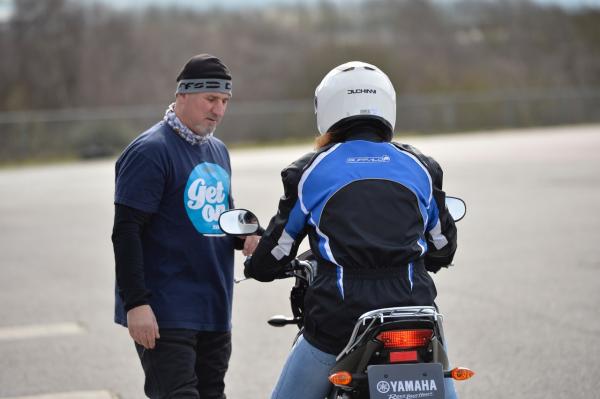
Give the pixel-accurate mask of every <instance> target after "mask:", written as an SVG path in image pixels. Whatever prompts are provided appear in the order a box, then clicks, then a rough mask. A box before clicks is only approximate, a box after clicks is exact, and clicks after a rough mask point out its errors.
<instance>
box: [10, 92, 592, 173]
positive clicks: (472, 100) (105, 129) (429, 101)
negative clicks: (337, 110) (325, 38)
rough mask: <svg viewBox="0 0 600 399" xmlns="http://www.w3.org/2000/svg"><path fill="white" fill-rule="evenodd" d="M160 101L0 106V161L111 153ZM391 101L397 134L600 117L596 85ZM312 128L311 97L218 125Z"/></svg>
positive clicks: (228, 134)
mask: <svg viewBox="0 0 600 399" xmlns="http://www.w3.org/2000/svg"><path fill="white" fill-rule="evenodd" d="M166 105H167V104H164V105H146V106H136V107H120V108H94V109H81V108H80V109H62V110H56V111H31V112H4V113H0V163H8V162H18V161H23V160H32V159H33V160H35V159H38V160H39V159H56V158H92V157H100V156H108V155H114V154H116V153H118V152H119V151H121V150H122V149H123V147H124V146H125V145H127V143H129V142H130V141H131V139H132V138H134V137H135V136H136V135H138V134H139V133H140V132H142V131H143V130H145V129H146V128H148V127H149V126H151V125H152V124H154V123H156V122H157V121H158V120H159V119H160V118H161V117H162V115H163V113H164V110H165V108H166ZM397 105H398V106H397V110H398V114H397V122H396V132H397V133H399V134H401V133H403V132H411V133H437V132H452V131H469V130H488V129H498V128H507V127H526V126H550V125H559V124H576V123H596V122H600V89H598V88H594V89H589V90H582V89H561V90H509V91H503V92H491V93H485V94H455V95H446V94H445V95H410V96H399V97H398V99H397ZM315 134H316V125H315V118H314V114H313V100H312V99H306V100H288V101H276V102H236V101H232V103H231V105H230V107H229V109H228V111H227V115H226V116H225V118H224V120H223V123H222V125H221V126H219V128H218V129H217V135H218V136H219V137H220V138H221V139H222V140H224V141H225V142H227V143H228V144H233V143H263V142H279V141H282V140H289V139H308V138H309V137H314V136H315Z"/></svg>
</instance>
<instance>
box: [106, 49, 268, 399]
mask: <svg viewBox="0 0 600 399" xmlns="http://www.w3.org/2000/svg"><path fill="white" fill-rule="evenodd" d="M230 97H231V75H230V73H229V70H228V68H227V67H226V66H225V65H224V64H223V63H222V62H221V61H220V60H219V59H218V58H216V57H214V56H212V55H209V54H200V55H197V56H195V57H192V58H191V59H190V60H189V61H188V62H187V63H186V65H185V66H184V67H183V69H182V71H181V73H180V74H179V76H178V77H177V90H176V92H175V102H174V103H173V104H171V105H170V106H169V107H168V109H167V111H166V113H165V116H164V118H163V120H162V121H160V122H159V123H157V124H156V125H154V126H153V127H151V128H150V129H148V130H147V131H146V132H144V133H142V134H141V135H140V136H139V137H137V138H136V139H135V140H134V141H133V142H132V143H131V144H130V145H129V146H128V147H127V148H126V149H125V151H123V153H122V154H121V156H120V157H119V159H118V160H117V163H116V181H115V221H114V227H113V234H112V241H113V246H114V252H115V263H116V293H115V298H116V304H115V322H117V323H119V324H121V325H123V326H125V327H127V328H128V329H129V334H130V335H131V337H132V338H133V339H134V341H135V346H136V349H137V352H138V355H139V357H140V360H141V363H142V367H143V369H144V373H145V375H146V381H145V386H144V390H145V392H146V395H147V396H148V397H150V398H166V397H168V398H202V399H205V398H206V399H208V398H210V399H213V398H214V399H224V398H225V394H224V388H225V384H224V382H223V379H224V377H225V372H226V371H227V367H228V363H229V357H230V355H231V334H230V330H231V304H232V294H233V292H232V291H233V250H234V248H236V249H243V252H244V254H245V255H249V254H251V253H252V252H253V251H254V248H255V247H256V244H257V242H258V238H257V237H256V236H253V237H248V238H246V239H243V238H232V237H229V236H225V235H224V234H223V233H222V231H221V230H220V228H219V215H220V214H221V213H222V212H223V211H225V210H227V209H229V208H232V207H233V199H232V197H231V165H230V161H229V153H228V151H227V148H226V147H225V145H224V144H223V142H221V141H220V140H219V139H217V138H215V137H214V136H213V132H214V130H215V128H216V126H217V125H218V124H219V122H220V121H221V119H222V118H223V115H224V113H225V110H226V108H227V104H228V102H229V99H230Z"/></svg>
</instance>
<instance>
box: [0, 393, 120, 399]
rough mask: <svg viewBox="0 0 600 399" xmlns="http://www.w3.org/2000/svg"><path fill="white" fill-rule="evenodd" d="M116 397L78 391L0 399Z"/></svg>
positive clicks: (95, 398) (107, 394) (107, 398)
mask: <svg viewBox="0 0 600 399" xmlns="http://www.w3.org/2000/svg"><path fill="white" fill-rule="evenodd" d="M116 398H117V396H116V395H113V394H112V393H110V392H108V391H78V392H63V393H47V394H43V395H33V396H12V397H10V398H0V399H116Z"/></svg>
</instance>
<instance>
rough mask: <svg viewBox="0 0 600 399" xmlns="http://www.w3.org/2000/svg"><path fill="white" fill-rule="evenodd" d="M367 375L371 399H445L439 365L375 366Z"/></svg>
mask: <svg viewBox="0 0 600 399" xmlns="http://www.w3.org/2000/svg"><path fill="white" fill-rule="evenodd" d="M367 375H368V380H369V393H370V397H371V399H421V398H424V399H444V370H443V369H442V365H441V364H439V363H414V364H379V365H372V366H369V367H367Z"/></svg>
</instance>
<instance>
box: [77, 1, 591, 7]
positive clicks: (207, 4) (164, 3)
mask: <svg viewBox="0 0 600 399" xmlns="http://www.w3.org/2000/svg"><path fill="white" fill-rule="evenodd" d="M80 1H98V0H80ZM100 1H102V2H106V3H110V4H112V5H115V6H117V7H129V6H131V5H133V4H136V5H139V6H142V5H148V4H152V5H160V6H167V5H170V4H176V5H178V6H186V7H188V6H191V7H198V8H210V7H213V6H215V5H218V6H219V7H222V8H240V7H260V6H268V5H273V4H298V3H302V4H311V3H313V4H314V3H318V1H319V0H219V1H210V0H100ZM330 1H332V2H333V3H337V4H338V5H341V4H343V3H347V2H348V0H330ZM353 1H354V2H356V1H357V0H353ZM442 1H444V0H442ZM534 1H536V2H538V3H543V4H560V5H562V6H565V7H579V6H595V7H600V0H534Z"/></svg>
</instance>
